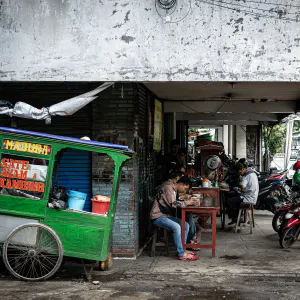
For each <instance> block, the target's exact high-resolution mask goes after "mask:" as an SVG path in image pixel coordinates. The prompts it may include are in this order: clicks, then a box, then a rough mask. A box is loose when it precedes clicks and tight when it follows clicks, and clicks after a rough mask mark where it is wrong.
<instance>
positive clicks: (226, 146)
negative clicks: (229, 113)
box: [223, 125, 228, 154]
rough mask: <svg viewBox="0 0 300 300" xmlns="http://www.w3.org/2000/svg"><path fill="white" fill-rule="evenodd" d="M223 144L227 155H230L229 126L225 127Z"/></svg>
mask: <svg viewBox="0 0 300 300" xmlns="http://www.w3.org/2000/svg"><path fill="white" fill-rule="evenodd" d="M223 144H224V150H225V153H226V154H228V125H223Z"/></svg>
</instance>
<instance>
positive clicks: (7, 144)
mask: <svg viewBox="0 0 300 300" xmlns="http://www.w3.org/2000/svg"><path fill="white" fill-rule="evenodd" d="M5 146H6V150H12V147H13V141H10V140H6V142H5ZM8 148H9V149H8Z"/></svg>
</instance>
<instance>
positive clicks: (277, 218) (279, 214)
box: [272, 210, 288, 232]
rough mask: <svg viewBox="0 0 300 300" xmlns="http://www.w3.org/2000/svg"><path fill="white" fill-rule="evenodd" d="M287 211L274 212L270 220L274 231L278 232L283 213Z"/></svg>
mask: <svg viewBox="0 0 300 300" xmlns="http://www.w3.org/2000/svg"><path fill="white" fill-rule="evenodd" d="M287 212H288V211H281V210H280V211H277V212H276V213H275V214H274V217H273V220H272V227H273V229H274V230H275V231H276V232H279V230H280V226H281V224H282V222H283V220H284V217H285V215H286V214H287Z"/></svg>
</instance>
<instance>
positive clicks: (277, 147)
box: [262, 124, 300, 170]
mask: <svg viewBox="0 0 300 300" xmlns="http://www.w3.org/2000/svg"><path fill="white" fill-rule="evenodd" d="M299 125H300V124H299ZM262 135H263V143H264V149H265V152H264V169H265V170H267V169H269V167H270V163H271V160H272V159H273V156H274V155H275V154H276V153H281V152H283V151H284V144H285V137H286V125H279V124H278V125H272V126H263V127H262Z"/></svg>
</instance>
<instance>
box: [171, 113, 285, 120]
mask: <svg viewBox="0 0 300 300" xmlns="http://www.w3.org/2000/svg"><path fill="white" fill-rule="evenodd" d="M176 120H201V121H209V120H218V121H222V120H223V121H224V120H227V121H265V122H276V121H280V117H279V116H278V115H277V114H260V113H228V114H225V113H217V114H212V113H206V114H205V113H203V114H201V113H194V114H192V113H176Z"/></svg>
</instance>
